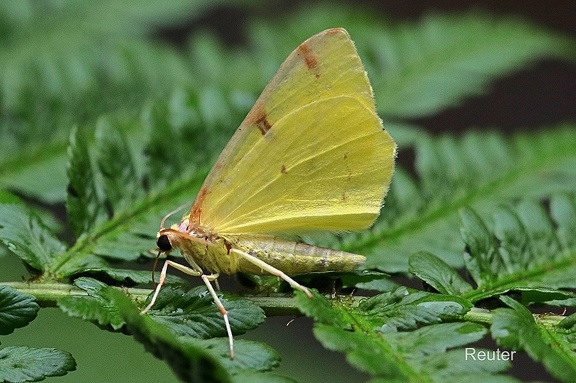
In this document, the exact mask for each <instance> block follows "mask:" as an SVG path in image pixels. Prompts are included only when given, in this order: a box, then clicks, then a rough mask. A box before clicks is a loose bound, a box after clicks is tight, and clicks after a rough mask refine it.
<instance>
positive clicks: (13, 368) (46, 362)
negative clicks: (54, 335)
mask: <svg viewBox="0 0 576 383" xmlns="http://www.w3.org/2000/svg"><path fill="white" fill-rule="evenodd" d="M75 369H76V362H75V361H74V359H73V358H72V356H71V355H70V354H69V353H67V352H65V351H60V350H56V349H53V348H30V347H24V346H20V347H16V346H12V347H5V348H3V349H0V380H1V381H2V382H11V383H20V382H35V381H38V380H43V379H44V378H47V377H49V376H62V375H66V374H67V373H68V371H74V370H75Z"/></svg>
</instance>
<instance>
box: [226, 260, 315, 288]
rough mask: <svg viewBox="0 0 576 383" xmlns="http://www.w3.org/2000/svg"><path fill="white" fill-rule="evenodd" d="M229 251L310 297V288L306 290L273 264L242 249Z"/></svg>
mask: <svg viewBox="0 0 576 383" xmlns="http://www.w3.org/2000/svg"><path fill="white" fill-rule="evenodd" d="M230 251H231V252H234V253H236V254H238V255H239V256H241V257H243V258H244V259H245V260H247V261H248V262H250V263H253V264H254V265H256V266H258V267H260V268H261V269H262V270H264V271H267V272H269V273H270V274H272V275H274V276H276V277H278V278H282V279H283V280H285V281H286V282H288V284H289V285H290V286H292V288H293V289H298V290H300V291H302V292H303V293H304V294H306V296H307V297H308V298H312V294H311V293H310V290H308V288H306V287H305V286H302V285H301V284H300V283H298V282H296V281H295V280H294V279H292V278H290V277H289V276H288V275H286V274H285V273H284V272H283V271H281V270H278V269H277V268H275V267H274V266H270V265H269V264H267V263H266V262H264V261H262V260H260V259H258V258H256V257H255V256H253V255H251V254H248V253H246V252H244V251H242V250H238V249H231V250H230Z"/></svg>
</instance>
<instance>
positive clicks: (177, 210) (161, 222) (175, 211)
mask: <svg viewBox="0 0 576 383" xmlns="http://www.w3.org/2000/svg"><path fill="white" fill-rule="evenodd" d="M186 206H188V203H185V204H183V205H180V206H178V207H177V208H176V209H174V210H172V211H171V212H170V213H168V214H166V215H165V216H164V218H162V221H160V230H164V223H165V222H166V220H167V219H168V218H170V216H172V215H173V214H176V213H178V212H179V211H180V210H182V209H184V208H185V207H186Z"/></svg>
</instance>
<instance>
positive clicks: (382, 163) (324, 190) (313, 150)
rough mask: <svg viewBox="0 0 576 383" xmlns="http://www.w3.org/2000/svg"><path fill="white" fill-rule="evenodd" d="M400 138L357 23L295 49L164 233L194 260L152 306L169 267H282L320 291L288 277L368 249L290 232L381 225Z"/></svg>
mask: <svg viewBox="0 0 576 383" xmlns="http://www.w3.org/2000/svg"><path fill="white" fill-rule="evenodd" d="M395 153H396V145H395V143H394V141H393V140H392V138H391V137H390V135H389V134H388V133H387V132H386V130H384V128H383V126H382V121H381V120H380V118H379V117H378V115H377V113H376V109H375V105H374V98H373V95H372V88H371V87H370V83H369V82H368V77H367V75H366V72H365V70H364V68H363V66H362V63H361V62H360V58H359V57H358V53H357V52H356V48H355V47H354V43H353V42H352V40H350V36H349V35H348V32H346V30H344V29H341V28H334V29H328V30H326V31H323V32H320V33H318V34H317V35H314V36H312V37H310V38H309V39H308V40H306V41H305V42H303V43H302V44H300V46H298V48H296V50H295V51H293V52H292V53H291V54H290V56H288V58H287V59H286V61H285V62H284V63H283V64H282V65H281V66H280V69H279V70H278V72H277V73H276V75H275V76H274V77H273V78H272V80H271V81H270V83H269V84H268V85H267V86H266V88H265V89H264V91H263V92H262V94H261V95H260V97H259V98H258V100H257V101H256V103H255V105H254V107H253V108H252V110H251V111H250V112H249V113H248V115H247V116H246V118H245V119H244V121H243V122H242V124H241V125H240V127H239V128H238V130H237V131H236V133H235V134H234V136H233V137H232V139H231V140H230V142H228V144H227V145H226V147H225V148H224V150H223V151H222V153H221V154H220V157H219V158H218V160H217V161H216V164H215V165H214V167H213V168H212V170H211V171H210V173H209V174H208V176H207V178H206V180H205V181H204V184H203V185H202V188H201V189H200V191H199V192H198V195H197V196H196V200H195V201H194V204H193V205H192V208H191V210H190V213H188V214H187V215H186V216H184V217H183V219H182V220H181V221H180V223H178V224H176V225H173V226H172V227H170V228H164V220H163V221H162V224H161V229H160V231H159V232H158V234H157V238H158V240H157V245H158V248H159V249H160V251H161V252H169V251H171V250H173V249H179V250H180V252H181V253H182V255H183V256H184V258H185V259H186V261H187V262H188V264H189V265H190V266H184V265H181V264H178V263H176V262H173V261H170V260H167V261H165V263H164V266H163V267H162V271H161V274H160V280H159V283H158V285H157V287H156V290H155V291H154V295H153V296H152V298H151V300H150V304H149V305H148V306H147V307H146V308H145V309H144V310H143V311H142V314H144V313H146V312H148V311H149V310H150V309H151V308H152V307H153V305H154V303H155V301H156V298H157V296H158V292H159V291H160V288H161V287H162V284H163V283H164V280H165V277H166V272H167V268H168V266H172V267H174V268H176V269H178V270H180V271H182V272H184V273H186V274H189V275H194V276H199V277H201V278H202V280H203V281H204V283H205V284H206V287H207V288H208V291H209V292H210V294H211V295H212V297H213V299H214V301H215V303H216V305H217V306H218V308H219V310H220V312H221V313H222V315H223V317H224V321H225V324H226V331H227V333H228V338H229V346H230V358H231V359H233V358H234V349H233V338H232V331H231V329H230V324H229V321H228V313H227V312H226V309H225V308H224V307H223V305H222V303H221V301H220V299H219V298H218V296H217V295H216V292H215V291H214V288H213V287H212V285H211V281H214V280H216V279H217V278H218V276H219V274H220V273H224V274H234V273H236V272H246V273H253V274H272V275H275V276H277V277H279V278H282V279H283V280H285V281H286V282H288V283H289V284H290V285H291V286H292V287H293V288H295V289H299V290H301V291H303V292H304V293H305V294H306V295H308V296H309V297H312V295H311V294H310V292H309V291H308V289H307V288H306V287H304V286H302V285H300V284H299V283H297V282H296V281H294V280H293V279H292V278H290V277H289V276H288V275H287V274H292V275H293V274H303V273H311V272H320V271H348V270H353V269H355V268H357V267H358V266H360V265H361V264H362V263H364V260H365V258H364V257H363V256H361V255H356V254H351V253H347V252H344V251H338V250H332V249H326V248H320V247H315V246H311V245H307V244H303V243H298V242H295V241H290V240H287V239H282V238H281V235H282V234H288V235H291V236H293V235H298V234H308V233H311V232H318V231H332V232H345V231H354V230H361V229H365V228H368V227H370V226H371V225H372V224H373V223H374V220H375V219H376V217H377V216H378V214H379V213H380V208H381V207H382V204H383V200H384V196H385V195H386V192H387V190H388V186H389V184H390V179H391V177H392V173H393V171H394V157H395Z"/></svg>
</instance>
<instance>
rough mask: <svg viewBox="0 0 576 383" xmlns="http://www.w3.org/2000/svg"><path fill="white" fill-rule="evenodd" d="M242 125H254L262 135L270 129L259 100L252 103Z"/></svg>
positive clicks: (270, 125)
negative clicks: (252, 105)
mask: <svg viewBox="0 0 576 383" xmlns="http://www.w3.org/2000/svg"><path fill="white" fill-rule="evenodd" d="M242 125H248V126H256V127H257V128H258V130H259V131H260V133H261V134H262V135H265V134H266V133H268V131H269V130H270V129H272V124H271V123H270V121H268V118H267V116H266V112H265V111H264V107H263V106H262V103H261V102H256V104H254V107H253V108H252V110H251V111H250V113H248V115H247V116H246V118H245V119H244V122H243V123H242Z"/></svg>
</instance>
